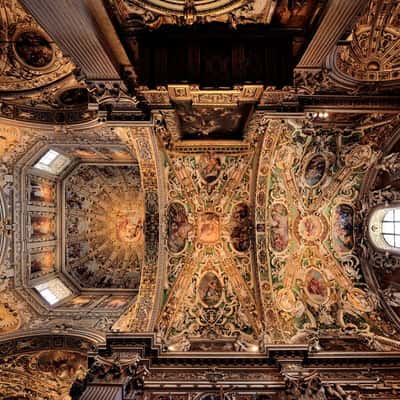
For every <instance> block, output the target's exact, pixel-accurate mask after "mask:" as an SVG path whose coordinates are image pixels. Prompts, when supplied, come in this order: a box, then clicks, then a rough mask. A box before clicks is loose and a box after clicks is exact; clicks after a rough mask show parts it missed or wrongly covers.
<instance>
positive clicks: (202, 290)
mask: <svg viewBox="0 0 400 400" xmlns="http://www.w3.org/2000/svg"><path fill="white" fill-rule="evenodd" d="M198 291H199V296H200V300H201V301H202V302H203V303H204V304H206V305H207V306H208V307H213V306H215V305H217V304H218V303H219V301H220V300H221V296H222V284H221V281H220V280H219V279H218V277H217V275H215V274H214V273H213V272H207V273H206V274H204V275H203V277H202V278H201V280H200V283H199V288H198Z"/></svg>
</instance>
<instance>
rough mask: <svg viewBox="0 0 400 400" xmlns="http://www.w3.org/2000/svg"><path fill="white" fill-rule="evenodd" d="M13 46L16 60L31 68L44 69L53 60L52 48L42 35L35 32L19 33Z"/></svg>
mask: <svg viewBox="0 0 400 400" xmlns="http://www.w3.org/2000/svg"><path fill="white" fill-rule="evenodd" d="M14 46H15V53H16V55H17V56H18V58H19V59H20V60H21V61H22V62H23V63H24V64H26V65H28V66H29V67H31V68H38V69H39V68H45V67H47V66H48V65H49V64H51V62H52V60H53V56H54V50H53V47H52V46H51V44H50V42H49V41H48V40H47V39H46V38H45V37H44V35H42V34H41V33H40V32H38V31H36V30H30V31H24V32H21V33H19V34H18V35H17V37H16V39H15V44H14Z"/></svg>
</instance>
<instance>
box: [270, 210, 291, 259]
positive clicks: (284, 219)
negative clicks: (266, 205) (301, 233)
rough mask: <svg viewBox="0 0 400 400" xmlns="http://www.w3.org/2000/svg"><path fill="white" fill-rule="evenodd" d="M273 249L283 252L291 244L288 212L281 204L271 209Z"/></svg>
mask: <svg viewBox="0 0 400 400" xmlns="http://www.w3.org/2000/svg"><path fill="white" fill-rule="evenodd" d="M270 226H271V228H270V230H271V247H272V248H273V249H274V250H275V251H283V250H285V249H286V247H287V245H288V242H289V233H288V232H289V230H288V211H287V208H286V207H285V206H284V205H283V204H280V203H276V204H273V205H272V207H271V225H270Z"/></svg>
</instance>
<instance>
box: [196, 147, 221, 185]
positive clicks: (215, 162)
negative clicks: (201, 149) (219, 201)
mask: <svg viewBox="0 0 400 400" xmlns="http://www.w3.org/2000/svg"><path fill="white" fill-rule="evenodd" d="M199 164H200V167H199V170H200V175H201V177H202V178H203V179H204V180H205V181H206V182H207V183H213V182H215V181H216V180H217V179H218V177H219V175H220V172H221V159H220V158H219V157H217V156H215V155H213V154H203V155H202V156H201V157H200V161H199Z"/></svg>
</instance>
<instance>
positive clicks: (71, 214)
mask: <svg viewBox="0 0 400 400" xmlns="http://www.w3.org/2000/svg"><path fill="white" fill-rule="evenodd" d="M65 207H66V214H65V229H66V235H65V241H66V242H65V253H66V260H65V262H66V265H65V269H66V271H67V272H68V273H70V274H71V275H72V277H74V278H75V279H76V280H77V282H78V284H79V285H81V286H82V287H86V288H108V289H111V288H120V289H137V288H138V287H139V283H140V270H141V263H142V258H143V240H144V237H143V224H144V199H143V194H142V193H141V185H140V171H139V167H138V166H106V165H105V166H100V165H82V166H80V167H79V168H77V169H75V170H74V172H73V173H72V174H71V175H69V176H68V178H67V179H66V180H65Z"/></svg>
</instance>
